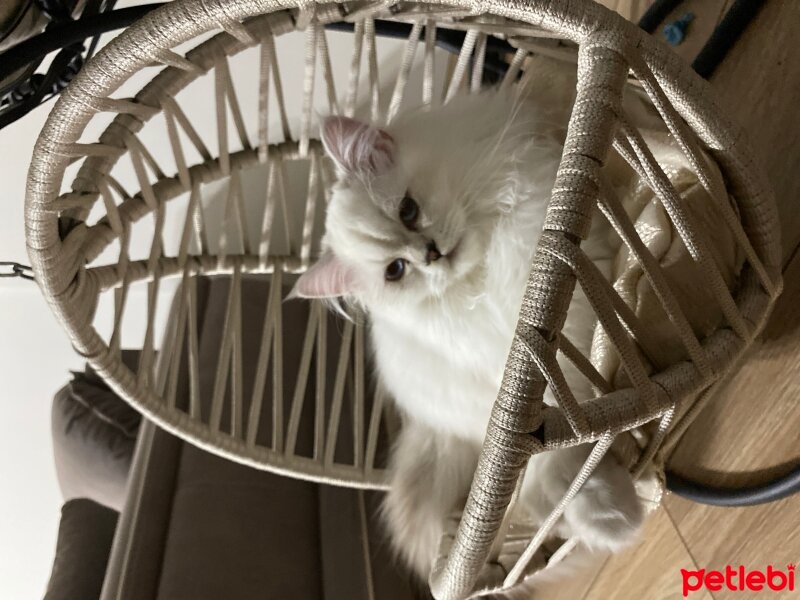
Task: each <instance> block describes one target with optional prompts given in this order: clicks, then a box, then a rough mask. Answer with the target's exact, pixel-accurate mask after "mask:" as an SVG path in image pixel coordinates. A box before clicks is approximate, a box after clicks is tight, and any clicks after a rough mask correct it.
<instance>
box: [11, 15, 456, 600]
mask: <svg viewBox="0 0 800 600" xmlns="http://www.w3.org/2000/svg"><path fill="white" fill-rule="evenodd" d="M135 3H136V2H130V1H129V2H121V3H119V6H125V5H126V4H135ZM351 39H352V38H351V36H350V35H349V34H332V35H331V36H330V38H329V43H330V52H331V57H332V62H333V64H334V70H335V71H336V73H337V75H336V78H337V82H338V88H337V91H338V94H339V96H340V97H341V98H342V99H343V97H344V93H345V85H346V81H347V78H346V76H345V74H346V71H347V68H348V67H349V64H350V58H349V57H350V48H351ZM278 48H279V55H280V56H281V64H282V71H283V75H284V86H285V88H286V91H287V105H288V107H289V110H290V112H291V113H292V121H293V122H294V123H295V124H296V123H297V121H298V115H299V107H300V105H301V90H302V68H301V65H302V59H301V58H300V57H302V56H303V55H304V39H303V37H302V35H290V36H286V37H285V38H283V37H282V38H280V39H279V41H278ZM378 48H379V60H380V62H381V63H382V72H383V77H382V81H383V82H384V85H383V86H382V87H383V89H384V91H385V95H386V96H387V100H388V95H389V93H390V92H391V83H392V82H393V78H394V71H396V69H397V66H398V64H399V57H400V53H401V52H402V49H403V44H402V43H399V42H394V41H386V40H380V43H379V45H378ZM248 52H249V54H246V55H244V56H242V57H241V59H237V60H235V61H232V65H231V68H232V72H233V74H234V78H235V79H237V80H238V81H239V82H240V83H241V87H240V92H241V97H240V100H241V102H242V107H243V112H244V114H245V116H246V118H249V120H248V130H249V131H250V133H251V135H252V136H253V138H255V133H256V127H255V118H254V116H255V111H256V110H257V95H256V90H257V75H256V74H257V73H258V52H257V51H256V50H252V51H248ZM421 59H422V48H421V47H420V48H419V49H418V51H417V64H419V63H421ZM445 61H446V58H445V57H444V56H442V55H440V56H438V57H437V70H438V72H439V73H442V72H443V71H444V68H445ZM419 71H420V69H416V70H415V72H416V73H417V74H416V75H414V76H413V78H412V85H411V86H410V87H411V90H412V91H411V92H410V101H411V102H412V103H413V102H415V100H416V99H418V98H419V97H420V86H419ZM151 73H152V72H151ZM207 79H209V81H207V82H206V83H207V84H209V85H208V86H207V87H203V86H202V85H200V86H199V87H198V88H196V89H194V90H193V91H192V92H191V94H184V95H183V96H180V97H179V99H180V100H181V102H182V104H183V105H184V107H186V108H187V112H188V113H189V114H190V116H191V114H192V112H193V111H195V112H196V114H205V115H206V118H201V119H198V120H197V121H196V122H195V125H196V126H198V130H199V133H200V134H201V135H202V136H203V137H204V139H205V140H206V142H207V144H208V145H209V148H211V149H212V152H213V151H214V149H215V148H216V134H215V129H214V118H213V115H214V113H213V87H211V84H213V81H212V80H211V78H207ZM140 81H141V80H140ZM362 81H366V72H365V71H364V72H362ZM318 82H319V83H321V80H318ZM321 87H322V86H321V85H318V86H317V94H316V98H317V100H318V102H317V107H316V111H317V113H319V114H324V112H325V110H326V109H325V104H326V103H325V102H324V101H323V100H324V97H325V96H324V92H323V90H322V89H321ZM187 91H188V90H187ZM124 92H125V90H123V91H122V93H120V94H116V97H122V96H124V95H125V93H124ZM386 92H388V93H386ZM128 93H131V92H130V91H128ZM366 96H367V95H366V90H364V93H363V94H362V97H363V98H364V99H366ZM51 106H52V104H48V105H46V106H44V107H40V108H39V109H37V110H36V111H34V112H33V113H32V114H30V115H28V116H27V117H26V118H24V119H23V120H21V121H19V122H17V123H15V124H13V125H11V126H10V127H8V128H6V129H4V130H2V131H0V181H1V182H2V193H0V203H2V210H3V218H2V219H0V260H16V261H19V262H27V255H26V250H25V239H24V226H23V203H24V195H25V177H26V172H27V168H28V163H29V161H30V156H31V152H32V148H33V144H34V142H35V139H36V136H37V135H38V132H39V131H40V129H41V128H42V126H43V124H44V120H45V118H46V116H47V113H48V111H49V110H50V107H51ZM272 106H274V103H273V104H272ZM209 110H210V112H209ZM248 115H249V117H248ZM158 120H159V123H158V127H156V128H153V129H152V130H148V129H146V130H145V131H144V132H143V134H142V139H143V140H144V141H145V143H146V144H147V145H148V147H149V148H151V149H153V151H154V154H155V155H156V157H157V158H159V159H160V158H162V157H163V158H164V159H165V163H164V166H165V170H167V171H168V172H174V162H170V159H169V156H170V153H169V151H168V143H167V139H166V137H165V135H164V133H163V131H164V130H163V119H160V118H159V119H158ZM277 125H278V120H277V118H273V119H271V131H272V132H275V133H277V132H278V130H279V128H278V127H277ZM232 129H233V128H232V127H231V130H232ZM295 132H296V129H295ZM86 141H91V140H86ZM128 171H130V170H128ZM120 179H121V180H122V183H123V184H125V185H126V186H127V187H128V189H129V191H133V190H136V189H137V186H136V185H135V182H134V179H133V178H132V174H131V173H130V172H128V173H127V174H125V173H121V174H120ZM248 181H250V182H251V184H250V185H249V186H248V190H247V195H248V200H249V201H248V205H249V206H253V207H255V208H254V210H256V211H258V210H262V209H260V208H259V207H260V206H261V205H262V203H263V193H264V192H263V189H262V186H263V183H259V182H263V178H262V177H259V176H256V177H249V178H248ZM223 194H224V186H223V188H220V187H219V186H217V187H216V188H213V186H210V189H208V190H206V199H205V201H206V202H211V203H213V202H215V201H216V200H218V199H219V197H221V196H222V195H223ZM251 216H252V218H253V220H254V222H255V223H260V215H256V214H254V215H251ZM257 228H258V227H257V225H256V229H257ZM145 229H146V227H145ZM166 231H167V237H172V238H173V242H174V238H176V235H177V232H178V231H179V224H178V223H177V222H176V223H173V224H168V227H167V230H166ZM148 244H149V239H147V236H146V235H145V236H143V237H142V239H140V240H138V241H137V242H136V243H135V244H134V246H135V247H134V249H133V254H135V255H139V257H143V256H146V253H147V248H148ZM171 245H172V246H174V243H168V244H167V246H168V247H170V246H171ZM103 258H104V259H105V260H114V256H113V254H110V253H107V254H106V255H104V257H103ZM143 293H144V290H140V291H139V292H138V294H136V295H134V296H132V297H131V300H130V304H131V305H132V306H133V308H132V310H131V314H130V315H129V316H128V318H127V322H126V328H125V331H126V332H127V334H128V335H127V339H125V338H124V339H125V341H126V342H127V343H128V344H129V345H130V344H132V343H134V344H135V343H136V340H137V339H139V340H140V339H141V336H142V332H143V330H144V317H145V314H144V302H143V300H144V297H143ZM137 295H138V297H137ZM168 295H169V290H166V291H165V292H164V294H163V296H164V298H163V302H164V303H166V302H167V301H168V298H167V296H168ZM110 318H111V313H110V305H108V304H104V305H101V307H100V311H99V314H98V317H97V319H96V324H97V326H98V329H99V330H101V331H104V330H105V331H107V330H108V329H109V328H108V326H107V325H108V323H109V322H110ZM81 367H82V361H81V360H80V358H79V357H78V356H77V355H76V354H75V353H74V352H73V351H72V349H71V347H70V344H69V341H68V338H67V335H66V333H65V332H64V330H63V329H62V327H61V326H60V325H59V324H58V323H57V322H56V320H55V318H54V317H53V316H52V315H51V313H50V311H49V308H48V307H47V305H46V303H45V302H44V300H43V298H42V296H41V295H40V293H39V291H38V288H37V287H36V286H35V285H34V284H32V283H30V282H24V281H20V280H12V279H0V389H2V390H3V394H4V398H3V413H2V415H3V417H2V419H0V482H1V483H0V598H3V599H5V598H8V599H11V600H17V599H27V598H36V597H41V595H42V593H43V591H44V587H45V585H46V582H47V579H48V576H49V572H50V567H51V565H52V559H53V551H54V545H55V537H56V531H57V526H58V520H59V507H60V505H61V502H62V500H61V496H60V493H59V490H58V487H57V483H56V479H55V473H54V469H53V461H52V456H51V453H52V446H51V440H50V417H49V410H50V401H51V398H52V396H53V393H54V392H55V391H56V390H57V389H58V388H59V387H61V386H62V385H63V384H64V383H65V382H66V381H67V379H68V370H69V369H78V368H81Z"/></svg>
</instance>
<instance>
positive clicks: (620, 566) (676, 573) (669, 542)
mask: <svg viewBox="0 0 800 600" xmlns="http://www.w3.org/2000/svg"><path fill="white" fill-rule="evenodd" d="M696 568H697V567H696V565H695V564H694V562H693V560H692V557H691V555H690V554H689V552H687V550H686V548H685V547H684V545H683V542H682V541H681V539H680V536H679V535H678V532H677V531H676V530H675V528H674V526H673V524H672V521H671V520H670V518H669V515H668V514H667V512H666V510H664V508H663V507H662V508H660V509H659V510H657V511H656V512H655V513H653V514H652V515H651V516H650V518H649V520H648V521H647V523H646V525H645V529H644V533H643V537H642V541H641V542H640V543H639V544H638V545H637V546H635V547H633V548H631V549H629V550H627V551H626V552H623V553H622V554H618V555H616V556H613V557H612V558H611V559H610V560H609V561H608V563H606V566H605V568H604V569H603V571H602V572H601V573H600V575H599V576H598V577H597V579H596V580H595V582H594V584H593V585H592V587H591V588H590V589H589V592H588V593H587V594H586V596H585V597H584V598H585V599H586V600H609V599H613V600H673V599H675V600H677V599H678V598H683V595H682V585H681V572H680V570H681V569H690V570H694V569H696ZM544 597H545V596H543V598H544ZM692 598H693V599H696V600H711V596H710V595H709V594H708V593H699V592H698V593H694V594H693V595H692Z"/></svg>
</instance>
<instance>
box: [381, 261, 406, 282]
mask: <svg viewBox="0 0 800 600" xmlns="http://www.w3.org/2000/svg"><path fill="white" fill-rule="evenodd" d="M405 272H406V261H405V260H403V259H402V258H395V259H394V260H393V261H392V262H390V263H389V264H388V265H387V267H386V271H385V273H384V277H385V278H386V281H398V280H399V279H401V278H402V277H403V275H404V274H405Z"/></svg>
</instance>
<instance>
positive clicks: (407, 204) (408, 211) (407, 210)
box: [399, 194, 419, 230]
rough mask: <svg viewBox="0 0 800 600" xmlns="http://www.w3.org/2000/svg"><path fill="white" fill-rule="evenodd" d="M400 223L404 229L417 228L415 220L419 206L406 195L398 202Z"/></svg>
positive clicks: (417, 217)
mask: <svg viewBox="0 0 800 600" xmlns="http://www.w3.org/2000/svg"><path fill="white" fill-rule="evenodd" d="M399 216H400V222H401V223H402V224H403V225H405V226H406V229H411V230H413V229H415V228H416V226H417V219H419V204H417V203H416V202H415V201H414V199H413V198H411V197H410V196H409V195H408V194H406V196H405V197H404V198H403V200H402V201H401V202H400V211H399Z"/></svg>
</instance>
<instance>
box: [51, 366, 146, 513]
mask: <svg viewBox="0 0 800 600" xmlns="http://www.w3.org/2000/svg"><path fill="white" fill-rule="evenodd" d="M132 358H134V357H133V356H132V355H131V356H126V359H128V360H130V359H132ZM140 422H141V416H140V415H139V413H137V412H136V411H135V410H133V409H132V408H131V407H130V406H128V404H126V403H125V402H124V401H123V400H122V399H120V398H119V397H118V396H117V395H116V394H115V393H114V392H113V391H112V390H111V389H110V388H109V387H108V386H107V385H106V384H105V382H103V380H102V379H101V378H100V377H98V376H97V374H96V373H94V372H93V371H92V370H91V369H90V368H89V367H87V369H86V372H84V373H73V379H72V381H70V382H69V383H68V384H67V385H65V386H64V387H63V388H61V390H59V391H58V392H57V393H56V396H55V398H54V399H53V407H52V413H51V423H52V434H53V450H54V454H55V464H56V474H57V476H58V483H59V486H60V487H61V493H62V495H63V497H64V500H70V499H73V498H91V499H92V500H94V501H96V502H99V503H100V504H103V505H105V506H108V507H110V508H113V509H115V510H118V511H119V510H122V505H123V503H124V501H125V488H126V483H127V479H128V471H129V470H130V465H131V457H132V456H133V447H134V443H135V441H136V433H137V431H138V428H139V423H140Z"/></svg>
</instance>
